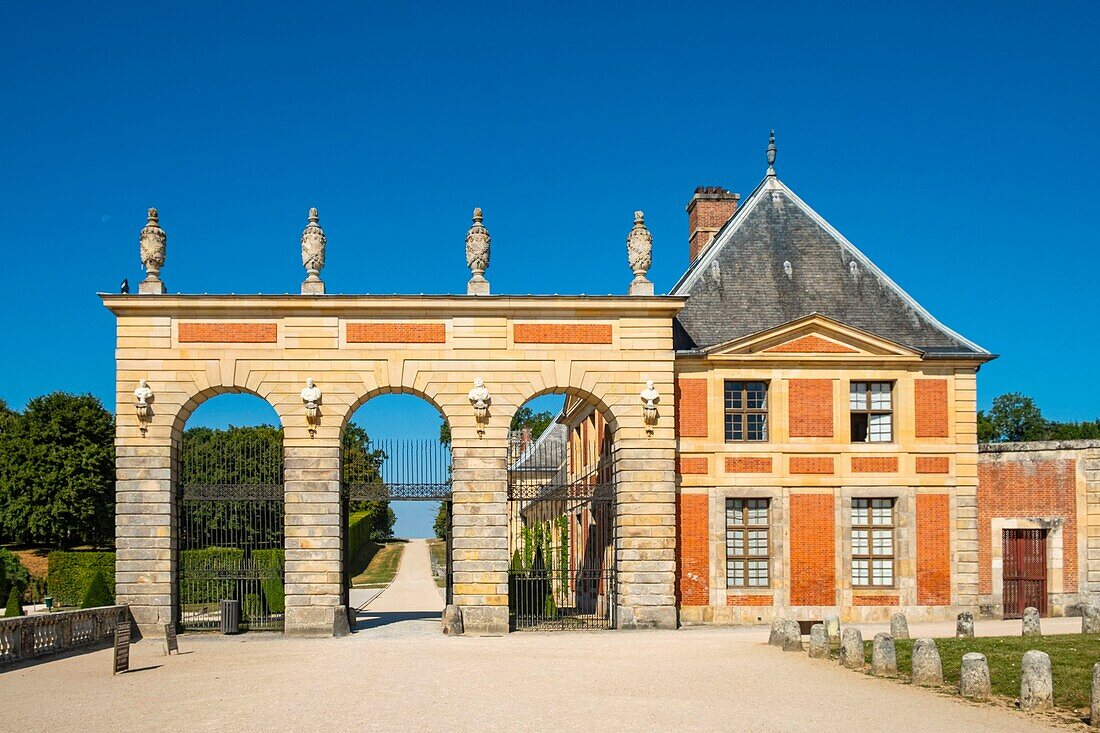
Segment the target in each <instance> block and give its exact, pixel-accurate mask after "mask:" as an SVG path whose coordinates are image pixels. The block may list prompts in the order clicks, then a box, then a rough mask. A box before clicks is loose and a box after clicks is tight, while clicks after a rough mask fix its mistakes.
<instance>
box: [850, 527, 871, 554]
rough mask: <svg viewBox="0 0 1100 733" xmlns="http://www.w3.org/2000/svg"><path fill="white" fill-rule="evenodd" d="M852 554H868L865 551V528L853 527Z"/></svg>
mask: <svg viewBox="0 0 1100 733" xmlns="http://www.w3.org/2000/svg"><path fill="white" fill-rule="evenodd" d="M852 554H853V555H868V554H870V553H869V552H868V551H867V530H865V529H853V530H852Z"/></svg>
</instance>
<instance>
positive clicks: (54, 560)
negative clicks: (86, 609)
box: [46, 550, 115, 607]
mask: <svg viewBox="0 0 1100 733" xmlns="http://www.w3.org/2000/svg"><path fill="white" fill-rule="evenodd" d="M48 563H49V564H48V570H47V571H46V588H47V590H48V591H49V594H50V595H51V596H53V598H54V603H56V604H57V605H59V606H73V607H76V606H79V605H80V602H81V601H82V600H84V594H85V593H86V592H87V591H88V586H89V585H91V584H92V579H93V578H94V577H95V574H96V573H97V572H100V573H102V574H103V580H104V581H106V583H107V588H108V589H110V591H111V600H112V602H113V601H114V588H115V553H113V552H65V551H62V550H55V551H54V552H51V553H50V555H49V558H48Z"/></svg>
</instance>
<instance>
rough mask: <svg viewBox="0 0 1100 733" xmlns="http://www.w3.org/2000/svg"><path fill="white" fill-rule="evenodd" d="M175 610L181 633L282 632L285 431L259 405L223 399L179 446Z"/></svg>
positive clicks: (207, 407)
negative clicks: (215, 631)
mask: <svg viewBox="0 0 1100 733" xmlns="http://www.w3.org/2000/svg"><path fill="white" fill-rule="evenodd" d="M176 444H177V451H178V468H177V474H176V475H177V476H178V482H177V490H176V517H177V520H176V521H177V537H178V545H177V553H178V558H177V567H178V575H177V608H178V614H177V619H178V625H179V627H180V628H181V629H183V630H186V631H197V630H217V629H222V630H229V631H257V630H282V628H283V620H284V614H285V611H286V604H285V594H284V570H285V565H286V562H285V551H284V542H285V527H284V521H285V520H284V506H285V498H284V494H283V430H282V427H281V425H280V423H279V418H278V416H277V415H276V414H275V411H274V410H273V409H272V408H271V406H270V405H269V404H268V403H267V402H265V401H264V400H263V399H261V398H259V397H257V396H254V395H251V394H226V395H219V396H215V397H213V398H211V399H208V400H206V401H204V402H202V404H200V405H199V407H198V408H197V409H196V410H195V411H194V412H193V413H192V414H191V415H190V416H189V417H188V418H187V421H186V424H185V425H184V427H183V429H182V430H181V431H180V433H179V435H178V437H177V439H176Z"/></svg>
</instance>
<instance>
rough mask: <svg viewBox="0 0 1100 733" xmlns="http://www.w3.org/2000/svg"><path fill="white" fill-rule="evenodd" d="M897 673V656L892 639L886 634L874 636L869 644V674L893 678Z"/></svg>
mask: <svg viewBox="0 0 1100 733" xmlns="http://www.w3.org/2000/svg"><path fill="white" fill-rule="evenodd" d="M897 673H898V654H897V650H896V649H895V648H894V637H892V636H890V635H889V634H887V633H881V634H875V640H874V642H873V643H872V644H871V674H873V675H875V676H876V677H893V676H895V675H897Z"/></svg>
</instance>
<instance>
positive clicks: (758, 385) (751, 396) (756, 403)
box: [745, 382, 768, 410]
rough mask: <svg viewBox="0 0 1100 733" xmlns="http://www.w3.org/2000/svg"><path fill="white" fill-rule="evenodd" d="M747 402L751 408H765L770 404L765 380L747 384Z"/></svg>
mask: <svg viewBox="0 0 1100 733" xmlns="http://www.w3.org/2000/svg"><path fill="white" fill-rule="evenodd" d="M745 393H746V394H745V398H746V399H745V402H746V405H747V406H748V408H749V409H750V410H763V409H765V408H766V407H767V406H768V385H767V384H766V383H764V382H747V383H746V384H745Z"/></svg>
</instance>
